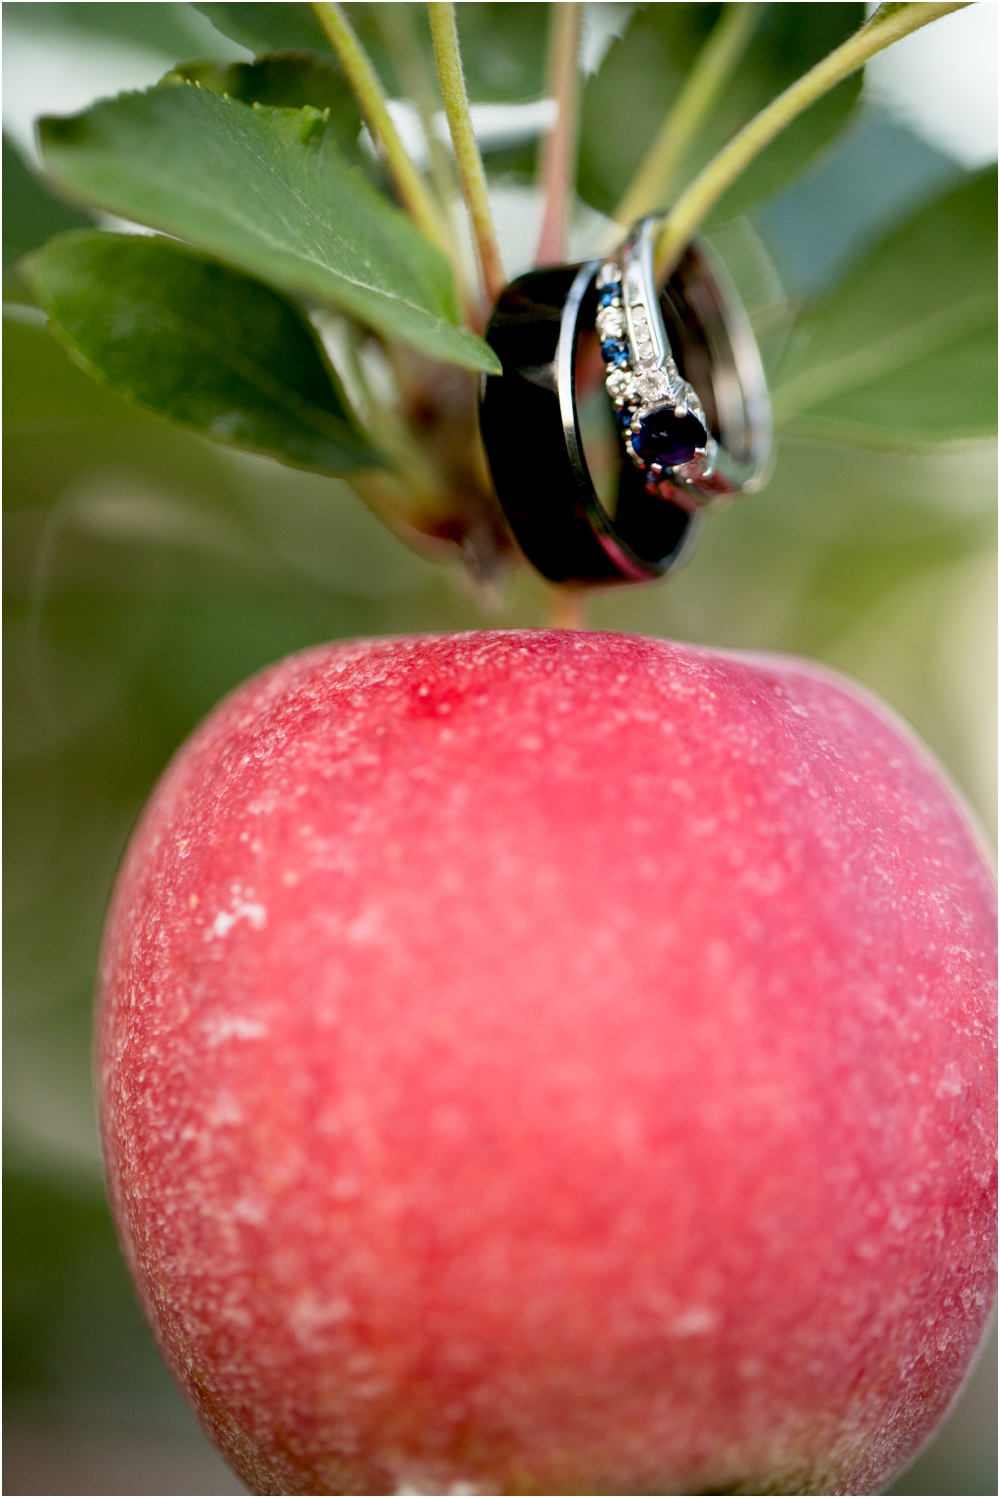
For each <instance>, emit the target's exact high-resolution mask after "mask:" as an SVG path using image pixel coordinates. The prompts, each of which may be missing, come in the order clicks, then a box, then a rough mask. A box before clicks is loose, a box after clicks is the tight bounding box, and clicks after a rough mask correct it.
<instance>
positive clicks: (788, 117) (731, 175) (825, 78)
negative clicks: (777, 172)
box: [656, 0, 968, 283]
mask: <svg viewBox="0 0 1000 1498" xmlns="http://www.w3.org/2000/svg"><path fill="white" fill-rule="evenodd" d="M966 4H968V0H962V3H960V4H937V3H930V4H913V5H898V4H889V5H882V6H880V7H879V9H878V10H877V11H876V12H875V14H874V15H873V16H872V17H871V19H870V20H869V21H866V22H865V24H864V25H863V26H862V27H861V28H860V30H858V31H856V32H855V33H854V35H853V36H852V37H849V38H848V40H847V41H846V42H844V43H843V45H842V46H840V47H837V48H836V49H835V50H834V51H833V52H831V53H830V54H829V56H828V57H824V58H823V60H822V62H818V63H817V64H816V66H815V67H814V68H811V69H810V70H809V72H808V73H805V74H804V75H803V76H802V77H801V78H799V79H797V80H796V82H795V83H793V84H792V85H791V86H790V87H789V88H786V89H785V91H784V93H783V94H779V95H778V97H777V98H776V99H772V100H771V103H770V104H768V105H767V106H766V108H764V109H762V110H761V112H760V114H758V115H757V116H755V118H754V119H752V120H751V121H750V122H749V124H747V125H744V127H743V129H742V130H741V131H740V132H739V133H738V134H737V135H734V136H733V138H732V140H731V141H730V142H729V144H728V145H727V146H724V147H723V148H722V150H721V151H720V152H719V153H718V155H717V156H715V157H714V158H713V159H712V160H711V161H710V162H709V163H708V165H707V166H706V167H705V168H704V170H703V171H701V172H700V173H699V174H698V176H697V177H696V178H695V179H694V181H693V182H692V183H691V184H690V186H688V187H686V188H685V189H684V191H683V192H682V193H681V195H680V197H679V198H678V200H677V202H676V203H675V204H674V207H673V208H672V210H671V212H670V213H669V215H668V216H667V219H666V222H665V223H664V225H663V229H662V231H661V233H660V238H659V243H658V245H657V253H656V274H657V278H658V279H659V280H660V282H661V283H662V282H663V281H665V280H666V279H667V277H668V276H669V275H670V273H671V271H672V270H673V269H674V267H675V266H676V264H677V262H678V260H679V259H680V257H681V255H682V254H683V252H684V247H685V245H687V243H688V242H689V240H690V239H691V236H692V235H693V234H694V232H695V230H696V229H697V228H698V226H699V224H701V222H702V221H703V219H704V218H705V216H706V215H707V214H708V213H710V212H711V210H712V209H713V208H714V207H715V205H716V203H717V202H718V201H719V199H720V198H721V197H722V195H723V193H725V192H726V191H727V189H728V188H730V187H731V186H732V184H733V183H734V182H735V181H736V179H737V177H739V176H740V174H741V172H743V171H745V170H746V168H747V167H748V166H749V165H750V163H751V161H753V160H754V159H755V157H757V156H759V155H760V153H761V151H763V149H764V147H765V146H768V145H770V143H771V141H772V140H774V138H775V136H776V135H779V134H780V133H781V131H782V130H784V129H785V127H786V126H787V125H790V124H791V122H792V120H794V119H797V118H798V116H799V115H800V114H802V112H803V111H804V110H806V109H808V108H809V106H810V104H815V102H816V100H817V99H821V98H822V97H823V95H824V94H826V93H829V91H830V89H832V88H835V87H836V85H837V84H838V83H841V82H843V80H844V79H845V78H849V77H850V75H851V74H852V73H856V72H857V70H858V68H860V67H863V66H864V64H865V63H866V62H867V61H868V59H869V58H870V57H874V56H875V54H876V53H877V52H881V51H882V50H883V49H884V48H885V47H890V46H892V44H893V42H897V41H899V40H900V38H901V37H904V36H908V35H909V33H910V32H911V31H918V30H919V29H920V27H921V26H927V25H928V24H929V23H930V22H931V21H936V20H938V18H939V17H941V16H946V15H948V14H949V12H951V11H953V10H964V9H965V6H966Z"/></svg>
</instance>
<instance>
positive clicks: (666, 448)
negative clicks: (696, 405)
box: [632, 406, 708, 468]
mask: <svg viewBox="0 0 1000 1498" xmlns="http://www.w3.org/2000/svg"><path fill="white" fill-rule="evenodd" d="M707 441H708V433H707V432H706V431H705V428H704V427H703V426H702V424H701V422H700V421H699V420H698V418H697V416H694V415H693V414H692V413H691V412H690V411H689V412H688V413H687V415H686V416H675V414H674V408H673V406H661V407H660V409H659V410H657V411H651V412H650V413H649V415H648V416H646V417H644V418H643V420H642V421H641V422H640V423H639V430H638V432H637V433H636V435H635V436H634V437H633V438H632V446H633V447H634V448H635V450H636V452H637V453H638V455H639V457H640V458H641V459H642V461H643V462H644V463H646V464H652V463H660V464H661V465H662V466H663V467H664V468H676V467H678V466H679V465H680V464H681V463H690V461H691V459H692V458H693V457H694V455H695V451H696V450H697V449H698V448H700V447H704V446H705V444H706V442H707Z"/></svg>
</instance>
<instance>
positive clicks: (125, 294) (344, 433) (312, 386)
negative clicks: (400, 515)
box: [23, 230, 374, 474]
mask: <svg viewBox="0 0 1000 1498" xmlns="http://www.w3.org/2000/svg"><path fill="white" fill-rule="evenodd" d="M23 266H24V273H25V275H26V277H27V279H28V281H29V283H30V285H31V287H32V289H33V291H34V292H35V294H36V296H37V297H38V300H39V302H40V303H41V305H42V306H43V307H44V308H45V310H46V311H47V313H48V314H49V318H50V322H51V324H52V326H53V328H54V331H55V332H56V335H57V336H58V337H59V339H60V340H61V341H62V342H63V343H64V344H65V345H66V346H67V348H68V349H69V350H70V353H71V354H72V356H73V357H74V359H75V360H76V362H77V363H78V364H81V365H82V366H83V367H84V368H85V369H87V371H88V372H89V373H90V374H92V375H94V376H95V377H96V378H98V379H99V380H102V381H104V382H105V383H107V384H108V385H111V386H112V387H113V388H114V389H115V390H117V391H118V392H119V393H120V394H121V395H124V396H125V397H126V398H127V399H128V400H131V401H135V402H136V404H138V405H140V406H144V407H146V408H147V409H148V410H152V411H156V412H157V413H158V414H159V415H161V416H166V417H168V418H169V419H170V420H172V421H176V422H179V423H180V424H181V425H182V426H186V427H190V428H193V429H194V430H195V431H198V432H200V433H201V434H202V435H203V436H206V437H210V438H212V439H213V440H214V441H217V442H223V443H226V444H227V445H228V446H231V447H240V448H246V449H249V450H250V451H252V452H258V453H264V454H266V455H267V456H268V457H272V458H277V459H279V460H280V461H282V462H285V463H291V464H293V465H295V466H296V467H300V468H311V469H315V470H317V471H319V472H322V473H335V474H339V473H344V472H347V471H349V470H351V469H353V468H357V467H359V466H361V465H363V464H365V463H370V462H372V461H374V459H373V457H372V454H371V450H370V448H369V447H368V445H367V443H366V442H365V440H364V438H363V437H361V436H359V435H358V433H357V432H356V431H355V430H354V428H353V427H352V426H351V424H350V422H349V421H348V419H347V415H346V413H345V411H344V407H343V405H342V403H341V401H340V398H339V396H338V393H337V390H336V388H335V386H334V383H333V380H332V378H331V375H330V372H329V370H328V368H327V366H326V363H325V360H324V359H323V356H322V354H321V352H320V348H319V346H318V344H317V341H316V338H315V336H314V334H313V332H312V329H311V328H310V326H309V324H308V322H307V320H306V319H305V318H304V317H303V315H302V314H301V312H300V311H299V309H298V308H297V307H295V306H294V304H293V303H291V302H290V301H288V299H287V298H285V297H283V296H281V295H280V294H279V293H277V292H275V291H272V290H271V288H270V287H268V286H263V285H262V284H261V283H260V282H259V281H252V280H250V279H249V278H248V277H247V276H244V275H241V274H240V273H239V272H238V271H232V270H230V269H229V268H228V267H227V266H224V265H220V264H218V262H217V261H214V260H209V259H208V258H207V257H206V256H204V255H201V254H198V253H197V252H196V251H194V250H190V249H187V248H186V247H185V246H184V245H180V244H177V243H176V242H174V241H172V240H167V239H161V238H160V237H158V236H149V235H130V234H103V233H100V232H99V231H97V230H75V231H73V232H71V233H68V234H61V235H58V236H57V237H56V238H55V239H51V240H49V242H48V244H46V245H44V246H43V247H42V248H41V249H39V250H36V251H35V252H34V253H33V254H32V255H29V256H28V257H27V259H26V261H24V262H23Z"/></svg>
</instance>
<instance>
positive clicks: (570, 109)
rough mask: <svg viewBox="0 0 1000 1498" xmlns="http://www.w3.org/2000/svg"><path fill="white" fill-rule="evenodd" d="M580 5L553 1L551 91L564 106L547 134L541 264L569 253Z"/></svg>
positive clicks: (538, 261)
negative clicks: (567, 243)
mask: <svg viewBox="0 0 1000 1498" xmlns="http://www.w3.org/2000/svg"><path fill="white" fill-rule="evenodd" d="M580 13H581V7H580V5H578V4H576V3H575V0H563V3H562V4H561V5H555V6H553V7H552V39H551V44H550V52H549V86H548V94H549V97H550V98H554V99H555V100H556V102H557V104H558V106H559V112H558V114H557V115H556V122H555V125H554V126H553V128H552V130H551V131H550V132H549V134H548V135H547V136H546V138H545V145H544V147H543V151H542V171H541V186H542V194H543V198H544V202H545V213H544V217H543V219H542V232H541V235H540V237H539V241H538V252H537V254H536V255H535V264H536V265H560V264H561V263H562V262H563V261H564V260H565V259H566V240H567V237H568V234H569V215H570V206H571V203H572V198H573V183H574V181H575V179H576V172H575V170H574V168H575V166H576V143H577V128H578V120H579V97H580Z"/></svg>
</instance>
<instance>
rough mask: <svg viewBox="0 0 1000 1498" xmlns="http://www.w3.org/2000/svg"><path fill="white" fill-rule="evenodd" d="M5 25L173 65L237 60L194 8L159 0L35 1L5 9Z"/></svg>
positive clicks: (50, 37)
mask: <svg viewBox="0 0 1000 1498" xmlns="http://www.w3.org/2000/svg"><path fill="white" fill-rule="evenodd" d="M4 23H5V25H8V26H13V27H15V28H16V29H17V30H18V31H21V32H32V33H34V34H35V35H36V36H44V37H46V38H48V39H49V40H52V39H58V41H59V43H60V44H61V45H66V43H67V42H72V41H73V40H74V39H75V38H86V39H87V41H89V42H91V43H95V42H103V43H107V42H109V41H110V42H112V43H114V42H125V43H127V44H130V45H131V46H132V47H139V48H142V49H143V50H144V51H146V52H153V53H159V54H161V56H163V57H164V58H165V59H168V60H169V59H174V58H176V59H177V60H178V61H179V60H180V59H182V58H185V57H205V56H207V55H211V56H212V57H214V58H216V59H217V60H218V61H220V62H226V61H229V60H230V59H231V58H232V57H234V56H238V55H239V54H238V49H237V48H235V47H233V46H232V44H231V42H229V41H227V40H224V39H223V37H222V36H221V35H220V34H219V32H218V30H217V29H215V28H213V27H212V26H210V25H208V24H206V21H205V19H204V17H202V16H200V15H199V14H198V11H197V7H195V6H193V5H179V4H174V3H171V0H160V3H157V4H155V5H152V4H150V3H149V0H145V3H144V0H135V3H134V0H112V3H110V4H107V3H105V4H100V3H97V4H95V3H93V0H61V3H60V0H55V3H48V0H34V3H32V4H30V5H24V4H13V5H8V7H7V9H6V10H5V12H4Z"/></svg>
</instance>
